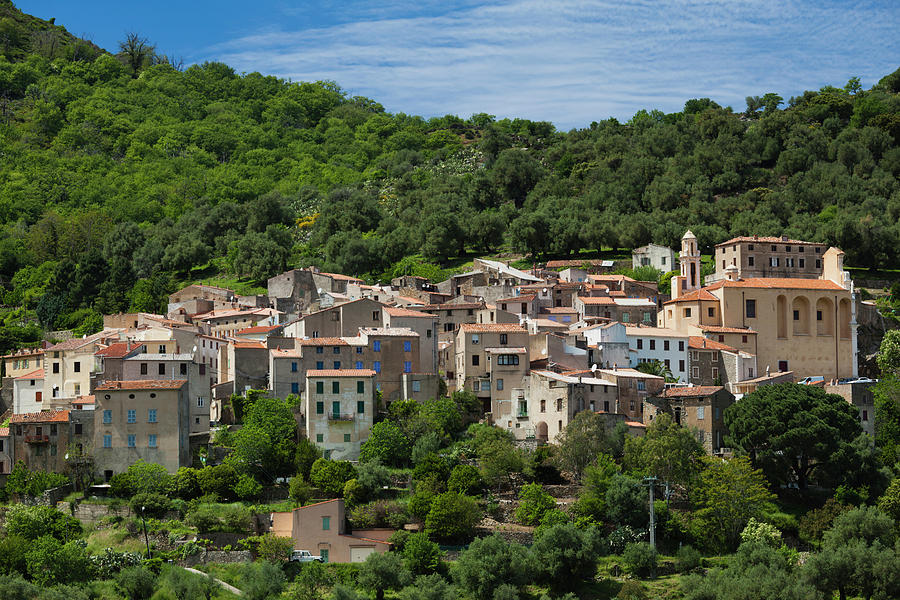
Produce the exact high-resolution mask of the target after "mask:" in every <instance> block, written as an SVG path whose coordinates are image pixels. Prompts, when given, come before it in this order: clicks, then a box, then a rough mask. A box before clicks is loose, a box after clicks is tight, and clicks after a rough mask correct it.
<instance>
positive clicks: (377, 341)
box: [372, 340, 381, 352]
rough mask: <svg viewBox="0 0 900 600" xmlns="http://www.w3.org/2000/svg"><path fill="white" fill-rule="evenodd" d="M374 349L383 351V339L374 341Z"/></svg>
mask: <svg viewBox="0 0 900 600" xmlns="http://www.w3.org/2000/svg"><path fill="white" fill-rule="evenodd" d="M372 350H374V351H375V352H381V340H375V341H373V342H372Z"/></svg>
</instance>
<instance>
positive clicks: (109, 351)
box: [94, 342, 145, 358]
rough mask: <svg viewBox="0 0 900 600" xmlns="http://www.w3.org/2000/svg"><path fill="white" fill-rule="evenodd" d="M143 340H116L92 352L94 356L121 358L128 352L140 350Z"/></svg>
mask: <svg viewBox="0 0 900 600" xmlns="http://www.w3.org/2000/svg"><path fill="white" fill-rule="evenodd" d="M144 345H145V344H144V342H116V343H114V344H110V345H109V346H107V347H106V348H100V349H99V350H97V351H96V352H94V356H102V357H104V358H122V357H124V356H127V355H128V354H130V353H132V352H134V351H136V350H140V348H141V346H144Z"/></svg>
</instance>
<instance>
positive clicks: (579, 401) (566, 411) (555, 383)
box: [512, 370, 625, 443]
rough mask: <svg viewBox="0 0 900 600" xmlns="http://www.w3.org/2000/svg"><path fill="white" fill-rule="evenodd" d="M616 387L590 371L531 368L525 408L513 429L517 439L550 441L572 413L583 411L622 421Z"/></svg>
mask: <svg viewBox="0 0 900 600" xmlns="http://www.w3.org/2000/svg"><path fill="white" fill-rule="evenodd" d="M616 388H617V386H616V384H615V383H614V382H612V381H609V380H608V379H603V378H600V377H597V376H595V375H594V374H593V373H591V372H590V371H579V372H578V374H576V375H569V374H562V373H554V372H552V371H545V370H533V371H531V374H530V376H529V378H528V400H527V403H525V404H524V408H525V410H521V409H522V407H520V410H519V411H518V413H517V414H516V423H515V427H514V428H513V429H512V432H513V434H514V435H515V436H516V438H517V439H526V438H528V437H530V436H533V437H534V438H535V439H536V440H537V442H538V443H548V442H551V443H552V442H555V441H556V440H557V436H559V434H560V433H561V432H562V431H563V430H565V428H566V427H567V426H568V424H569V422H571V420H572V419H573V418H575V415H576V414H578V413H580V412H582V411H585V410H587V411H591V412H602V413H605V414H608V415H610V417H611V421H615V420H622V421H624V420H625V415H624V414H619V410H618V391H617V389H616ZM613 415H618V416H613ZM613 425H614V423H613Z"/></svg>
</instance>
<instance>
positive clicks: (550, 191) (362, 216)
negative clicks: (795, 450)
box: [0, 0, 900, 349]
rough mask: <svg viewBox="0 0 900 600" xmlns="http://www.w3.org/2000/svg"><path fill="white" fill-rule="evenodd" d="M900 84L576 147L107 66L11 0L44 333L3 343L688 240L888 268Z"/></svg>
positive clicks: (13, 231)
mask: <svg viewBox="0 0 900 600" xmlns="http://www.w3.org/2000/svg"><path fill="white" fill-rule="evenodd" d="M898 92H900V70H898V71H895V72H894V73H893V74H890V75H887V76H886V77H884V78H883V79H882V80H881V81H880V82H879V83H878V84H877V85H875V86H874V87H873V88H872V89H869V90H864V89H862V87H861V85H860V83H859V81H858V79H856V78H853V79H851V80H850V81H849V82H848V83H847V84H846V85H844V86H842V87H830V86H829V87H824V88H822V89H820V90H818V91H808V92H805V93H804V94H803V95H801V96H799V97H796V98H791V99H790V100H789V101H787V102H785V101H784V100H783V99H782V98H781V97H779V96H777V95H776V94H772V93H768V94H765V95H763V96H761V97H760V96H751V97H748V98H747V106H746V108H745V110H744V111H743V112H736V111H735V110H734V109H732V108H730V107H726V108H723V107H721V106H719V105H718V104H716V103H715V102H713V101H712V100H709V99H691V100H688V101H687V102H686V103H685V106H684V110H683V111H682V112H679V113H673V114H663V113H661V112H659V111H650V112H648V111H643V110H642V111H640V112H638V113H637V114H635V115H634V116H633V117H632V118H631V119H630V120H629V121H628V122H626V123H621V122H619V121H617V120H615V119H607V120H602V121H597V122H594V123H591V124H590V125H589V126H588V127H585V128H584V129H577V130H572V131H569V132H561V131H557V130H556V129H555V128H554V127H553V125H552V124H550V123H547V122H532V121H526V120H519V119H515V120H510V119H502V120H498V119H496V118H495V117H493V116H491V115H487V114H477V115H472V116H471V117H469V118H466V119H463V118H459V117H456V116H451V115H448V116H445V117H438V118H432V119H425V118H422V117H417V116H410V115H406V114H403V113H398V114H390V113H387V112H386V111H385V110H384V108H383V107H382V106H381V105H380V104H378V103H377V102H376V101H374V100H371V99H368V98H363V97H351V96H349V95H348V94H347V93H345V92H344V91H343V90H342V89H341V88H340V87H339V85H337V84H336V83H334V82H315V83H310V82H289V81H285V80H282V79H278V78H276V77H271V76H265V75H262V74H260V73H249V74H238V73H236V72H235V71H234V70H233V69H232V68H230V67H228V66H227V65H225V64H222V63H215V62H211V63H204V64H202V65H193V66H190V67H188V68H182V66H181V65H180V64H179V63H178V61H176V60H172V59H170V58H168V57H166V56H165V55H163V54H162V53H161V52H158V51H157V50H156V48H154V47H153V45H152V44H151V43H150V42H149V41H147V40H146V39H144V38H142V37H140V36H139V35H136V34H130V35H128V36H127V37H126V38H125V39H124V40H122V42H121V43H120V47H119V48H116V49H112V51H110V52H107V51H105V50H102V49H100V48H97V47H96V46H94V45H93V44H91V43H90V42H88V41H85V40H79V39H78V38H75V37H73V36H71V35H69V34H68V33H67V32H66V31H65V29H63V28H62V27H59V26H57V25H55V24H53V23H51V22H48V21H42V20H40V19H36V18H34V17H31V16H28V15H24V14H23V13H21V12H20V11H18V10H17V9H16V8H15V7H14V5H13V4H12V3H11V2H9V0H3V1H0V279H2V282H3V283H4V284H5V291H4V294H3V305H4V306H5V307H7V308H6V309H5V312H4V313H3V316H2V319H3V323H4V324H6V325H10V326H16V327H18V328H19V329H22V328H23V327H24V329H23V330H22V331H19V332H18V333H16V331H14V330H13V329H9V328H6V329H5V333H4V334H3V337H4V339H2V340H0V345H3V346H4V348H0V349H6V347H7V346H8V345H9V344H10V343H12V342H11V341H9V340H8V338H10V336H12V337H13V338H15V339H16V340H18V341H19V342H21V341H27V338H29V336H31V335H32V334H33V329H34V327H37V325H34V326H33V327H32V329H31V330H29V326H28V325H27V324H28V323H38V324H40V326H42V327H43V328H46V329H55V328H76V329H78V330H79V331H89V330H92V329H95V328H96V327H97V326H98V324H99V315H100V314H102V313H108V312H115V311H120V310H129V309H131V310H159V309H160V308H161V307H162V306H163V301H164V298H165V295H166V294H167V293H168V292H170V291H171V290H172V289H173V287H174V286H176V285H178V284H180V283H184V282H186V281H191V280H197V279H200V278H203V277H206V278H209V277H210V276H217V275H224V274H227V275H228V276H231V277H237V278H243V279H244V280H245V281H249V282H251V283H259V282H262V281H264V279H265V278H266V277H268V276H271V275H272V274H274V273H277V272H280V271H281V270H283V269H284V268H286V267H293V266H306V265H310V264H316V265H319V266H321V267H323V268H325V269H328V270H334V271H339V272H344V273H348V274H354V275H359V276H364V277H367V278H369V279H377V278H379V277H384V276H385V274H388V275H389V274H390V273H391V272H392V271H393V270H395V268H396V265H397V264H398V263H401V264H409V262H410V261H411V260H412V261H414V262H415V261H422V262H424V263H433V264H435V265H448V264H454V263H456V262H464V260H459V259H465V258H466V257H471V256H472V255H474V254H483V253H488V252H492V251H495V250H500V249H510V250H516V251H522V252H525V253H528V254H531V255H533V256H535V257H536V258H542V257H545V256H548V255H554V256H565V255H569V254H573V253H580V254H584V255H587V254H588V253H594V254H595V253H596V252H598V251H599V250H601V249H603V248H630V247H633V246H637V245H640V244H644V243H646V242H649V241H651V240H652V241H655V242H657V243H663V244H668V245H670V246H675V245H677V240H678V239H679V238H680V236H681V234H682V233H683V231H684V230H685V229H686V228H688V227H689V228H691V229H692V230H693V231H694V232H695V233H696V234H697V236H698V239H699V240H700V243H701V246H702V247H703V248H704V249H706V250H709V249H710V248H711V247H712V245H714V244H715V243H717V242H719V241H722V240H723V239H726V238H727V237H729V236H732V235H742V234H753V233H757V234H761V235H781V234H784V235H789V236H792V237H796V238H800V239H811V240H821V241H823V242H826V243H829V244H835V245H838V246H840V247H842V248H843V249H845V250H846V251H847V259H848V262H849V263H850V264H852V265H855V266H862V267H877V266H883V265H884V264H886V263H888V262H890V261H895V260H897V258H898V251H900V225H898V217H900V185H898V179H897V175H898V173H900V147H898V141H900V93H898ZM410 257H416V258H412V259H411V258H410ZM404 259H405V261H404ZM401 261H403V262H401ZM25 330H28V331H25ZM29 331H30V332H31V333H29Z"/></svg>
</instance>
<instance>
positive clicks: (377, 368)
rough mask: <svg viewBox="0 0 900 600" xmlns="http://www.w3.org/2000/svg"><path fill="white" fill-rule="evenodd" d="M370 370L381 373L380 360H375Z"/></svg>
mask: <svg viewBox="0 0 900 600" xmlns="http://www.w3.org/2000/svg"><path fill="white" fill-rule="evenodd" d="M372 370H374V371H375V372H376V373H381V361H380V360H376V361H375V362H373V363H372Z"/></svg>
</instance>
